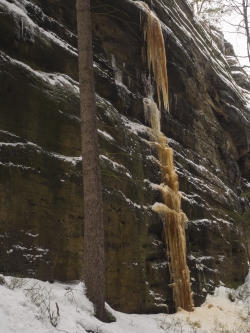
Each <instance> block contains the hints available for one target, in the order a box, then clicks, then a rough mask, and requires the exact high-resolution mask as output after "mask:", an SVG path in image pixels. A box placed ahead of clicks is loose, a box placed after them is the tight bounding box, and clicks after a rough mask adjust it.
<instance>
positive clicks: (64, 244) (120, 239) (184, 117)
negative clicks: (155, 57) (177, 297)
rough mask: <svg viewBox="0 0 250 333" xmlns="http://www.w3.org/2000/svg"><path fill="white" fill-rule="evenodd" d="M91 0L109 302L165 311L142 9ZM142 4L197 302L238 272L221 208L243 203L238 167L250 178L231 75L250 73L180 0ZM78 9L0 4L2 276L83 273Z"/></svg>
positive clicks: (167, 299)
mask: <svg viewBox="0 0 250 333" xmlns="http://www.w3.org/2000/svg"><path fill="white" fill-rule="evenodd" d="M91 5H92V19H93V46H94V54H95V56H94V62H95V75H96V92H97V111H98V121H99V140H100V154H101V156H100V161H101V168H102V180H103V199H104V213H105V239H106V241H105V243H106V284H107V287H106V288H107V302H108V303H109V304H110V305H111V306H112V307H114V308H115V309H117V310H121V311H125V312H159V311H166V304H167V305H168V308H169V310H170V311H171V310H172V304H173V301H172V294H171V290H170V288H169V287H168V283H169V273H168V268H167V260H168V258H165V250H164V244H163V243H162V238H161V233H162V223H163V222H162V220H161V217H160V216H158V215H157V214H156V213H154V212H153V211H152V210H151V206H152V205H153V204H154V203H155V202H157V201H158V202H160V201H161V195H160V193H159V192H158V191H156V190H155V189H153V187H152V184H159V183H160V182H161V172H160V168H159V166H158V163H157V152H156V150H155V149H154V146H153V144H152V142H151V141H152V138H151V136H150V130H149V128H148V124H145V119H144V113H143V103H142V99H143V98H144V97H145V96H146V94H145V88H144V83H143V74H144V75H145V74H146V73H148V70H147V63H146V62H144V61H143V57H142V50H144V53H145V44H144V42H143V38H142V29H141V26H142V24H143V21H144V13H143V11H142V10H141V9H140V8H139V6H138V5H137V4H136V2H134V1H131V0H123V1H117V0H104V1H102V2H101V3H100V2H99V1H98V0H92V2H91ZM152 9H153V10H154V11H155V12H156V13H157V15H158V17H159V18H160V19H161V21H162V22H163V34H164V38H165V45H166V52H167V61H168V64H167V67H168V76H169V86H170V114H168V113H165V112H164V111H162V130H163V132H164V133H165V134H166V136H167V137H168V138H169V144H170V145H171V147H172V148H173V149H174V151H175V164H176V168H177V170H178V175H179V180H180V190H181V191H182V192H183V204H182V207H183V210H184V212H185V213H186V214H187V216H188V218H189V220H190V222H189V224H188V229H187V240H188V260H189V265H190V270H191V277H192V284H193V286H192V287H193V289H194V291H195V302H196V304H200V303H201V302H202V300H203V299H204V297H205V295H206V293H207V292H209V291H212V290H213V288H214V287H215V286H216V285H219V284H220V283H221V282H222V283H225V284H226V285H228V286H229V285H233V284H234V283H240V282H242V281H243V279H244V275H245V274H246V271H247V264H246V253H245V249H244V247H243V245H242V244H241V235H240V231H239V230H238V229H237V226H235V225H234V223H233V222H232V220H231V218H230V217H229V216H228V214H229V213H230V211H232V210H233V209H236V210H240V209H241V205H242V203H243V200H241V198H240V196H241V192H242V184H243V183H244V186H246V181H244V182H243V181H242V178H241V175H242V176H243V177H244V178H246V179H247V180H248V181H250V176H249V168H248V166H249V165H250V162H249V155H250V153H249V109H248V107H247V104H246V98H248V95H247V91H246V90H242V89H241V88H240V87H239V86H238V85H237V84H239V85H241V87H243V88H245V89H248V88H249V82H248V81H247V79H246V77H244V73H241V74H240V73H235V72H238V68H237V64H236V62H235V58H233V55H232V51H230V47H229V45H228V44H225V49H224V45H223V43H222V41H221V36H220V35H219V34H218V33H216V32H211V31H210V32H209V31H207V30H206V29H205V28H204V27H203V26H202V25H201V24H200V23H199V22H198V21H197V19H195V18H194V17H193V14H192V12H191V10H190V8H189V7H188V5H187V4H186V2H185V1H184V0H177V1H173V0H168V1H167V0H162V1H158V0H154V1H152ZM75 17H76V13H75V2H74V1H72V0H63V1H59V0H43V1H40V0H30V1H26V0H19V1H15V0H13V1H11V0H9V1H6V0H2V1H1V2H0V28H1V34H0V82H1V84H0V138H1V140H0V141H1V143H0V182H1V185H2V186H1V188H0V248H1V252H0V253H1V255H0V270H1V271H3V272H7V273H9V274H23V275H25V276H36V277H38V278H40V279H48V280H50V281H53V280H54V279H58V280H64V281H65V280H73V279H79V278H80V277H81V274H82V271H81V270H82V252H83V237H84V235H83V215H84V214H83V209H82V200H83V198H82V180H81V161H80V157H79V156H80V138H79V136H80V129H79V118H78V117H79V98H78V84H77V82H76V81H77V49H76V47H77V37H76V22H75ZM211 33H212V35H211ZM216 43H217V44H218V46H217V44H216ZM224 50H225V54H226V55H227V60H228V62H227V61H226V59H225V57H224V55H223V52H224ZM114 59H115V61H116V67H115V65H114ZM235 66H236V67H235ZM121 73H122V75H123V79H122V83H121V82H119V81H118V80H117V78H118V77H119V76H121V75H120V74H121ZM115 78H116V80H115ZM234 79H235V81H236V82H237V84H236V82H235V81H234ZM237 161H239V163H238V162H237ZM164 304H165V305H164Z"/></svg>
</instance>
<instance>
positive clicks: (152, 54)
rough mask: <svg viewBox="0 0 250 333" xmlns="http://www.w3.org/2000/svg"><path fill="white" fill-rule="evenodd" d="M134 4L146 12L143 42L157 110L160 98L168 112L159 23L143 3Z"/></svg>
mask: <svg viewBox="0 0 250 333" xmlns="http://www.w3.org/2000/svg"><path fill="white" fill-rule="evenodd" d="M136 2H137V3H138V4H139V5H140V6H141V7H143V8H144V9H145V10H146V12H147V16H146V22H145V24H144V28H143V32H144V40H145V41H146V42H147V58H148V69H149V71H150V69H151V67H152V71H153V74H154V78H155V83H156V91H157V96H158V105H159V109H161V96H162V99H163V105H164V109H165V110H169V99H168V76H167V61H166V59H167V58H166V52H165V43H164V38H163V34H162V30H161V23H160V21H159V19H158V17H157V16H156V15H155V13H154V12H152V11H151V10H150V8H149V7H148V5H147V4H146V3H145V2H142V1H136Z"/></svg>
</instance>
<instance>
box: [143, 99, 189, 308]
mask: <svg viewBox="0 0 250 333" xmlns="http://www.w3.org/2000/svg"><path fill="white" fill-rule="evenodd" d="M143 104H144V113H145V118H146V121H148V122H149V123H150V125H151V128H152V130H151V134H152V137H153V140H154V141H155V142H154V144H155V145H156V147H157V151H158V158H159V162H160V166H161V171H162V184H161V185H160V186H159V188H160V189H161V192H162V201H163V203H155V204H154V205H153V207H152V208H153V210H154V211H155V212H157V213H159V214H162V215H163V216H164V218H165V225H164V241H165V244H166V251H167V256H168V257H169V258H170V265H169V269H170V275H171V280H172V283H171V287H172V289H173V296H174V302H175V308H176V310H177V309H178V308H182V309H184V310H186V311H192V310H193V309H194V304H193V300H192V292H191V288H190V272H189V269H188V266H187V262H186V237H185V227H186V223H187V222H188V220H187V217H186V215H185V214H184V213H183V212H182V210H181V194H180V192H179V182H178V176H177V174H176V172H175V170H174V159H173V150H172V149H171V148H170V147H169V146H168V143H167V138H166V137H165V136H164V134H163V133H162V132H161V131H160V112H159V109H158V108H157V105H156V103H155V102H154V101H153V100H152V99H151V98H144V100H143Z"/></svg>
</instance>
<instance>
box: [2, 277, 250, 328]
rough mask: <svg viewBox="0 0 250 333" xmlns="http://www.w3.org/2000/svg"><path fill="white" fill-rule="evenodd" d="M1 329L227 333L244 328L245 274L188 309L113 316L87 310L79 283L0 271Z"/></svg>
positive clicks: (249, 323) (248, 324)
mask: <svg viewBox="0 0 250 333" xmlns="http://www.w3.org/2000/svg"><path fill="white" fill-rule="evenodd" d="M0 283H1V285H0V295H1V297H0V323H1V324H0V332H1V333H45V332H46V333H55V332H66V333H85V332H94V333H97V332H98V333H164V332H165V333H166V332H176V333H177V332H178V333H181V332H182V333H191V332H197V333H205V332H206V333H212V332H213V333H214V332H220V333H229V332H230V333H232V332H235V333H236V332H240V333H247V332H250V274H249V275H248V276H247V278H246V281H245V283H244V284H243V285H242V286H240V287H239V288H238V289H237V290H232V289H227V288H224V287H220V288H218V289H216V290H215V293H214V295H213V296H211V295H209V296H207V299H206V301H205V303H204V304H203V305H202V306H201V307H197V308H195V311H194V312H191V313H189V312H187V311H184V310H180V311H178V312H177V313H176V314H172V315H167V314H154V315H138V314H124V313H121V312H117V311H114V310H113V309H111V308H110V307H109V306H108V305H106V308H107V309H108V310H109V312H110V313H111V314H112V315H113V316H114V317H115V318H116V322H112V323H109V324H107V323H102V322H100V321H99V320H97V319H96V318H95V317H94V316H93V305H92V304H91V303H90V301H89V300H88V299H87V298H86V296H85V293H84V285H83V283H74V284H63V283H59V282H55V283H53V284H50V283H49V282H42V281H39V280H35V279H20V278H15V277H14V278H13V277H10V276H8V277H6V276H5V277H3V276H2V275H0Z"/></svg>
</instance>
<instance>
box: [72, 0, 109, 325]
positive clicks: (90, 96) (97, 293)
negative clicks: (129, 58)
mask: <svg viewBox="0 0 250 333" xmlns="http://www.w3.org/2000/svg"><path fill="white" fill-rule="evenodd" d="M77 30H78V59H79V60H78V65H79V85H80V116H81V141H82V165H83V195H84V258H83V260H84V272H83V279H84V282H85V285H86V288H87V297H88V298H89V299H90V301H91V302H93V304H94V306H95V315H96V317H97V318H98V319H100V320H102V321H104V320H105V312H104V302H105V276H104V274H105V261H104V229H103V206H102V188H101V177H100V167H99V152H98V133H97V119H96V99H95V82H94V72H93V51H92V30H91V17H90V3H89V0H77Z"/></svg>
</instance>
